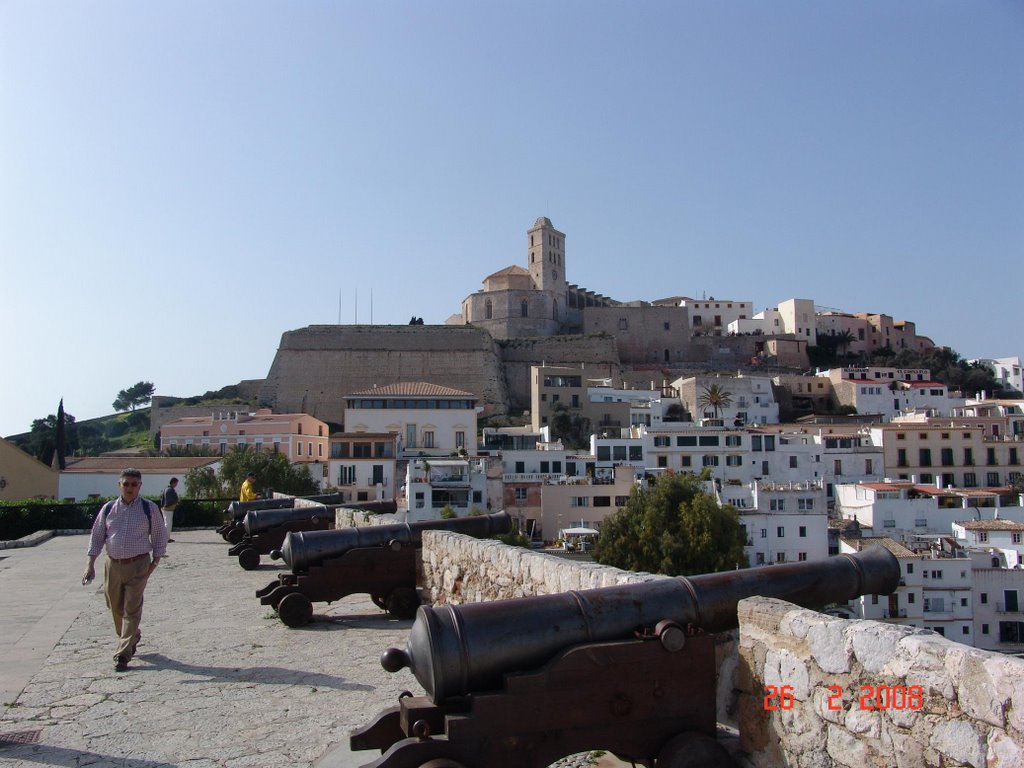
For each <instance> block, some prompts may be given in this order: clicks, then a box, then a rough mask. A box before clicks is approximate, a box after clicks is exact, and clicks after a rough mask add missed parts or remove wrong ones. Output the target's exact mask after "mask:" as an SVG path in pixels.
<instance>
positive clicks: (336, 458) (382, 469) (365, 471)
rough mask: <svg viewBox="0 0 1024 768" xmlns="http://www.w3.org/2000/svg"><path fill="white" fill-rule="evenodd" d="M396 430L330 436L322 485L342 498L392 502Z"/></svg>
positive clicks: (396, 448)
mask: <svg viewBox="0 0 1024 768" xmlns="http://www.w3.org/2000/svg"><path fill="white" fill-rule="evenodd" d="M397 457H398V433H397V432H379V433H378V432H358V433H355V432H344V433H336V434H333V435H331V436H330V458H329V459H328V464H327V477H326V478H325V482H324V485H325V486H326V487H328V488H330V489H331V490H333V491H337V492H340V493H341V494H343V496H344V498H345V501H346V502H348V501H392V500H394V499H395V497H396V490H397V485H398V481H399V480H400V478H398V476H397V461H398V459H397Z"/></svg>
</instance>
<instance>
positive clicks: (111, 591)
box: [103, 555, 152, 659]
mask: <svg viewBox="0 0 1024 768" xmlns="http://www.w3.org/2000/svg"><path fill="white" fill-rule="evenodd" d="M151 562H152V560H151V558H150V557H149V555H146V556H145V557H140V558H139V559H137V560H132V561H130V562H125V561H123V560H122V561H117V560H114V559H112V558H107V562H106V565H105V566H104V568H103V595H104V597H106V599H107V607H108V608H109V609H110V615H111V617H112V618H113V619H114V632H115V633H116V634H117V637H118V643H117V650H116V651H114V657H115V658H116V657H118V656H124V658H125V659H130V658H131V657H132V654H133V653H134V652H135V647H134V646H135V635H136V633H137V632H138V631H139V625H140V624H141V623H142V595H143V593H144V592H145V591H146V582H147V581H149V565H150V563H151Z"/></svg>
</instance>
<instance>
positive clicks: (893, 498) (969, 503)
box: [835, 482, 1024, 543]
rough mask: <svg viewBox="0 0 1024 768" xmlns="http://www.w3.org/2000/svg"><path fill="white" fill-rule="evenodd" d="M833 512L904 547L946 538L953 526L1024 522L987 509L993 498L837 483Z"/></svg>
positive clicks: (1008, 511)
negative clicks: (922, 540) (971, 520)
mask: <svg viewBox="0 0 1024 768" xmlns="http://www.w3.org/2000/svg"><path fill="white" fill-rule="evenodd" d="M835 491H836V499H835V512H836V514H837V515H838V516H840V517H842V518H845V519H847V520H854V519H856V520H857V522H859V523H860V525H861V526H865V527H869V528H871V529H872V530H873V531H874V534H875V535H876V536H887V537H890V538H893V539H896V540H899V541H902V542H904V543H906V542H912V541H915V540H918V539H920V538H921V537H931V536H949V535H950V534H951V532H952V530H953V524H954V523H956V522H958V521H962V520H965V519H969V518H971V517H973V518H974V519H976V520H995V519H1002V520H1013V521H1016V522H1024V508H1022V507H1019V506H1017V507H1005V506H1004V507H999V506H985V505H986V504H989V503H994V502H998V500H999V499H1000V496H999V495H998V494H993V493H984V492H976V491H970V490H965V489H959V490H958V489H949V488H947V489H941V488H936V487H934V486H926V485H919V484H915V483H911V482H881V483H857V484H848V483H838V484H836V486H835Z"/></svg>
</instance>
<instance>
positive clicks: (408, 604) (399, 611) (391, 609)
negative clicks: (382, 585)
mask: <svg viewBox="0 0 1024 768" xmlns="http://www.w3.org/2000/svg"><path fill="white" fill-rule="evenodd" d="M419 607H420V597H419V595H417V594H416V590H415V589H411V588H410V587H397V588H395V589H393V590H391V594H389V595H388V596H387V599H386V600H385V601H384V609H385V610H386V611H387V612H388V613H390V614H391V615H392V616H394V617H395V618H398V619H413V618H416V609H417V608H419Z"/></svg>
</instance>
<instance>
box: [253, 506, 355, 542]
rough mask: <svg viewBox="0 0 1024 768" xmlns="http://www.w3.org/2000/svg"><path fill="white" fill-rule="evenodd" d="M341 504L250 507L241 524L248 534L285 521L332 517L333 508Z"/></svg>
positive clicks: (256, 532)
mask: <svg viewBox="0 0 1024 768" xmlns="http://www.w3.org/2000/svg"><path fill="white" fill-rule="evenodd" d="M342 506H344V505H343V504H310V505H308V506H302V507H286V508H284V509H252V510H250V511H248V512H246V514H245V520H244V522H243V525H244V526H245V532H246V534H247V535H249V536H255V535H256V534H258V533H262V532H263V531H268V530H270V529H271V528H276V527H277V526H279V525H284V524H285V523H296V522H299V521H300V520H310V519H312V518H314V517H315V518H318V519H320V520H323V519H324V518H329V519H331V520H333V519H334V510H336V509H339V508H341V507H342Z"/></svg>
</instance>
